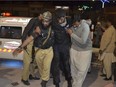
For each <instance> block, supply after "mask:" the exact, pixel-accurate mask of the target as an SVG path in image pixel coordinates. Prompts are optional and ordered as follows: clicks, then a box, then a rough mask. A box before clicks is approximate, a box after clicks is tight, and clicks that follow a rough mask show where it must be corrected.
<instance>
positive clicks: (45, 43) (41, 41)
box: [13, 11, 54, 87]
mask: <svg viewBox="0 0 116 87" xmlns="http://www.w3.org/2000/svg"><path fill="white" fill-rule="evenodd" d="M51 21H52V14H51V13H50V12H49V11H47V12H44V13H43V18H42V21H41V22H40V24H38V25H37V26H36V27H35V31H34V32H33V33H32V34H31V35H30V36H29V37H28V38H27V39H26V40H25V41H24V42H23V43H22V45H21V46H19V48H17V49H16V50H15V51H14V52H13V55H14V56H15V55H17V54H18V53H20V51H21V50H22V49H23V48H24V47H25V46H26V45H27V44H29V43H30V42H31V41H32V40H33V39H34V40H35V43H34V45H35V61H36V63H37V66H38V69H39V74H40V78H41V79H42V82H41V86H42V87H46V83H47V81H48V80H49V77H50V76H49V75H50V67H51V61H52V58H53V49H52V45H53V43H54V32H53V31H52V29H51Z"/></svg>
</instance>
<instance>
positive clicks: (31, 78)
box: [29, 74, 40, 80]
mask: <svg viewBox="0 0 116 87" xmlns="http://www.w3.org/2000/svg"><path fill="white" fill-rule="evenodd" d="M39 79H40V78H38V77H33V76H32V75H31V74H30V75H29V80H39Z"/></svg>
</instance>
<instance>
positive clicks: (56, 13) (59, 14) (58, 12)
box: [55, 9, 66, 18]
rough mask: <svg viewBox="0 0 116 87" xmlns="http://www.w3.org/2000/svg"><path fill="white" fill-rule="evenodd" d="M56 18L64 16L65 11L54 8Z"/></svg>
mask: <svg viewBox="0 0 116 87" xmlns="http://www.w3.org/2000/svg"><path fill="white" fill-rule="evenodd" d="M55 16H56V18H61V17H65V16H66V12H65V11H64V10H63V9H56V10H55Z"/></svg>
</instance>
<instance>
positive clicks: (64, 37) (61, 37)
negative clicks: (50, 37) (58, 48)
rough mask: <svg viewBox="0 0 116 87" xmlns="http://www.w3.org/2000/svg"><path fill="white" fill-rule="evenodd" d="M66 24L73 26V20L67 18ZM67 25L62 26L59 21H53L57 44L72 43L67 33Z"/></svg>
mask: <svg viewBox="0 0 116 87" xmlns="http://www.w3.org/2000/svg"><path fill="white" fill-rule="evenodd" d="M66 26H69V27H70V26H71V22H70V20H69V19H67V24H66ZM66 26H64V27H62V26H60V25H59V24H58V23H57V22H53V23H52V27H53V30H54V37H55V42H54V43H55V44H62V45H66V44H67V45H71V39H70V36H69V34H68V33H66Z"/></svg>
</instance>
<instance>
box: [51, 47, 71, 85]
mask: <svg viewBox="0 0 116 87" xmlns="http://www.w3.org/2000/svg"><path fill="white" fill-rule="evenodd" d="M53 49H54V57H53V61H52V71H51V72H52V75H53V81H54V84H55V85H57V84H59V82H60V66H61V65H60V64H62V70H63V73H64V75H65V79H66V80H67V81H70V80H71V72H70V71H71V70H70V63H69V58H70V54H69V51H70V46H69V45H55V46H54V47H53Z"/></svg>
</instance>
